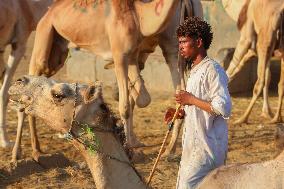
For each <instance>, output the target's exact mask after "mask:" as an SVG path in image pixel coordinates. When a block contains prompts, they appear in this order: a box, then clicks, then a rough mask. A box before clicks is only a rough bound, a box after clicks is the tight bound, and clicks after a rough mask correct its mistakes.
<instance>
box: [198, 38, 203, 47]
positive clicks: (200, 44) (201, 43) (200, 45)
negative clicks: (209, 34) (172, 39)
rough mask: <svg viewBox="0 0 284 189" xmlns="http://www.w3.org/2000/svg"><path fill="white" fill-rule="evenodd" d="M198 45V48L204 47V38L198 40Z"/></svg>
mask: <svg viewBox="0 0 284 189" xmlns="http://www.w3.org/2000/svg"><path fill="white" fill-rule="evenodd" d="M196 45H197V47H198V48H200V47H202V46H203V40H202V38H200V37H199V38H197V39H196Z"/></svg>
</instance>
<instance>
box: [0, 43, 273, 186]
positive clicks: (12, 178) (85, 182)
mask: <svg viewBox="0 0 284 189" xmlns="http://www.w3.org/2000/svg"><path fill="white" fill-rule="evenodd" d="M31 44H32V43H31V42H30V43H29V45H28V50H27V53H26V58H25V59H24V60H23V61H22V62H21V64H20V66H19V68H18V70H17V72H16V76H15V78H16V77H18V76H20V75H23V74H25V73H27V65H28V61H29V59H30V53H31V48H32V45H31ZM64 74H65V73H64V71H61V73H60V74H59V75H57V76H56V78H58V79H64V78H66V77H65V75H64ZM110 92H111V89H110V88H105V89H104V97H105V99H106V101H107V103H108V104H109V105H110V107H111V108H112V110H113V111H114V112H115V113H117V102H115V101H114V100H113V99H112V98H111V95H110ZM270 96H271V97H270V103H271V105H272V108H273V112H275V108H276V104H277V96H276V94H275V93H273V92H272V94H270ZM250 97H251V94H241V95H237V96H233V97H232V100H233V112H232V116H231V119H230V120H229V153H228V160H227V164H234V163H246V162H259V161H265V160H269V159H272V158H273V157H275V156H276V155H277V154H279V150H278V149H277V148H276V146H275V137H274V135H275V130H276V128H277V125H276V124H266V122H267V121H268V119H266V118H262V117H261V116H260V114H261V107H262V99H259V100H258V101H257V103H256V105H255V107H254V109H253V111H252V114H251V116H250V119H249V124H242V125H238V126H237V125H233V124H232V122H233V121H235V120H236V119H237V118H238V117H239V116H240V115H242V114H243V113H244V111H245V108H246V107H247V105H248V103H249V100H250ZM174 106H175V104H174V101H173V98H172V94H171V93H168V94H165V93H163V94H158V93H155V94H153V95H152V103H151V104H150V105H149V106H148V107H146V108H144V109H135V118H134V131H135V133H136V134H137V136H138V137H139V139H140V140H141V141H142V142H143V143H145V144H146V145H147V146H146V147H143V148H141V149H142V150H143V152H144V154H145V157H144V159H143V161H140V162H135V167H136V168H137V169H138V171H139V173H141V175H142V176H143V177H144V178H147V177H148V175H149V172H150V170H151V168H152V166H153V162H154V160H155V158H156V156H157V154H158V150H159V147H160V146H161V143H162V141H163V138H164V136H165V134H166V131H167V127H166V126H165V124H164V123H163V116H164V112H165V110H166V109H167V108H168V107H174ZM7 119H8V134H9V137H10V139H11V140H12V141H13V140H14V139H15V136H16V124H17V117H16V113H15V111H14V110H11V109H10V108H9V110H8V116H7ZM37 123H38V124H37V125H38V126H37V130H38V136H39V140H40V144H41V149H42V151H43V152H45V153H47V154H50V155H45V156H44V157H43V158H44V161H43V162H45V163H44V164H38V163H36V162H34V161H33V160H32V159H31V158H30V157H31V145H30V138H29V130H28V123H27V120H26V121H25V126H26V127H25V128H24V131H23V140H22V145H21V146H22V160H21V161H19V162H18V163H17V165H14V164H11V163H10V159H11V149H3V148H0V154H1V156H0V188H95V185H94V182H93V179H92V176H91V174H90V171H89V169H88V167H87V166H86V164H85V163H84V161H83V158H82V157H81V156H80V155H79V154H78V153H77V151H76V149H75V148H73V147H72V146H71V144H69V143H68V141H66V140H64V139H60V138H59V137H58V135H57V133H56V132H53V131H52V130H50V129H49V128H48V127H47V126H45V125H44V124H43V123H42V122H41V121H40V120H38V122H37ZM180 155H181V135H180V137H179V141H178V148H177V152H176V156H175V157H174V158H171V159H163V160H162V161H161V162H160V163H159V165H158V170H157V172H156V173H155V175H154V178H153V181H152V186H153V188H164V189H166V188H174V186H175V183H176V177H177V171H178V165H179V160H180Z"/></svg>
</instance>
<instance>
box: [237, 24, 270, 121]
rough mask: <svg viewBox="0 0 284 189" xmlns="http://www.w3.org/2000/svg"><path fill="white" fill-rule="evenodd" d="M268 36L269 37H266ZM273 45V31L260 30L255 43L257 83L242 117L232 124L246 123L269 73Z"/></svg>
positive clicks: (267, 29)
mask: <svg viewBox="0 0 284 189" xmlns="http://www.w3.org/2000/svg"><path fill="white" fill-rule="evenodd" d="M268 34H270V36H269V35H268ZM274 45H275V31H273V30H272V29H271V28H263V29H261V30H260V33H259V35H258V42H257V52H258V66H257V76H258V78H257V81H256V83H255V85H254V89H253V97H252V100H251V101H250V104H249V106H248V108H247V109H246V112H245V113H244V115H243V116H242V117H241V118H240V119H238V120H237V121H236V122H235V123H234V124H241V123H247V120H248V116H249V114H250V112H251V110H252V108H253V105H254V103H255V101H256V100H257V98H258V97H259V95H260V94H261V91H262V89H263V87H264V85H265V74H266V73H268V72H269V64H270V62H269V59H270V57H271V55H272V49H273V47H274Z"/></svg>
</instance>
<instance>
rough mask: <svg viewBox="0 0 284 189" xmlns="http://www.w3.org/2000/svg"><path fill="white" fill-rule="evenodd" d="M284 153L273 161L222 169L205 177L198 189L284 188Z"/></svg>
mask: <svg viewBox="0 0 284 189" xmlns="http://www.w3.org/2000/svg"><path fill="white" fill-rule="evenodd" d="M283 176H284V152H282V153H281V154H280V155H279V156H278V157H276V158H275V159H273V160H270V161H266V162H261V163H253V164H241V165H231V166H223V167H220V168H218V169H216V170H214V171H212V172H211V173H209V175H208V176H206V177H205V179H204V180H203V181H202V182H201V183H200V185H199V186H198V187H197V188H198V189H208V188H210V189H240V188H245V189H255V188H257V189H266V188H271V189H277V188H283V187H284V182H283Z"/></svg>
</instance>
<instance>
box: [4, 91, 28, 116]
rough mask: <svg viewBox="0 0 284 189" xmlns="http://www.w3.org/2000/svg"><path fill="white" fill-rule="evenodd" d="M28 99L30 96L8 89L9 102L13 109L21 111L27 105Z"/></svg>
mask: <svg viewBox="0 0 284 189" xmlns="http://www.w3.org/2000/svg"><path fill="white" fill-rule="evenodd" d="M30 99H31V98H30V97H28V96H25V95H22V94H17V93H11V92H10V91H9V102H10V105H11V107H12V108H13V109H16V110H19V111H21V112H23V111H24V110H25V109H26V108H27V107H28V106H29V103H28V101H30ZM27 100H28V101H27Z"/></svg>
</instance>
